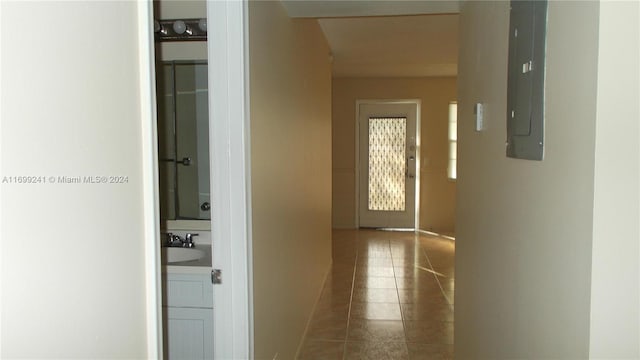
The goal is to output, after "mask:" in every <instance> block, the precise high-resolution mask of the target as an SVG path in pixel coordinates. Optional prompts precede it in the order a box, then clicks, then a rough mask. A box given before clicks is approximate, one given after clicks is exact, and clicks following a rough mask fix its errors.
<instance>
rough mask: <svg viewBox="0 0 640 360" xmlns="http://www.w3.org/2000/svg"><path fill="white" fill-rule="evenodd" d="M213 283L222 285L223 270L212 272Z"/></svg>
mask: <svg viewBox="0 0 640 360" xmlns="http://www.w3.org/2000/svg"><path fill="white" fill-rule="evenodd" d="M211 283H212V284H222V270H220V269H213V270H211Z"/></svg>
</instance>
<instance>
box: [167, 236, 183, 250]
mask: <svg viewBox="0 0 640 360" xmlns="http://www.w3.org/2000/svg"><path fill="white" fill-rule="evenodd" d="M184 243H185V242H184V240H182V238H181V237H180V235H175V234H173V233H167V246H168V247H181V246H184Z"/></svg>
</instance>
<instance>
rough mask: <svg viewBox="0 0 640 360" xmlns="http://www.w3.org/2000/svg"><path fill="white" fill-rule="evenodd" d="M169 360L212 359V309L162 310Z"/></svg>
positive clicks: (170, 308) (168, 308)
mask: <svg viewBox="0 0 640 360" xmlns="http://www.w3.org/2000/svg"><path fill="white" fill-rule="evenodd" d="M164 313H165V332H164V346H165V349H164V353H165V358H166V359H169V360H186V359H213V309H201V308H172V307H167V308H164Z"/></svg>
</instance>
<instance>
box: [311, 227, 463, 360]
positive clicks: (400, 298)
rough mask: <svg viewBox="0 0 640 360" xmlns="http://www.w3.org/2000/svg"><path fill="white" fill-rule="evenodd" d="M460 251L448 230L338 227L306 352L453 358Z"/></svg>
mask: <svg viewBox="0 0 640 360" xmlns="http://www.w3.org/2000/svg"><path fill="white" fill-rule="evenodd" d="M454 255H455V243H454V242H453V241H451V240H448V239H444V238H440V237H435V236H429V235H422V234H419V235H418V234H414V233H411V232H389V231H376V230H334V231H333V267H332V269H331V273H330V274H329V276H328V278H327V281H326V284H325V287H324V289H323V291H322V295H321V297H320V300H319V302H318V304H317V307H316V309H315V313H314V315H313V318H312V320H311V323H310V325H309V329H308V331H307V337H306V339H305V342H304V344H303V347H302V349H301V350H300V354H299V359H332V360H334V359H379V360H384V359H394V360H395V359H412V360H413V359H452V358H453V345H452V344H453V297H454V296H453V295H454Z"/></svg>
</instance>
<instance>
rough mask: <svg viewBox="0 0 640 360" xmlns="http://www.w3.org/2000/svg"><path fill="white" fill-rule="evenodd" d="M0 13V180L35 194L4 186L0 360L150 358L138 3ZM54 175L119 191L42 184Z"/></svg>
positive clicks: (37, 5)
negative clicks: (112, 180) (14, 179)
mask: <svg viewBox="0 0 640 360" xmlns="http://www.w3.org/2000/svg"><path fill="white" fill-rule="evenodd" d="M0 7H1V10H2V18H1V20H0V23H2V37H1V43H2V84H1V85H0V86H1V87H2V105H1V107H0V108H1V109H2V136H1V144H2V146H1V150H0V153H1V154H2V168H1V172H2V176H3V177H4V176H21V175H25V176H44V177H45V178H46V181H47V183H46V184H21V185H16V184H7V183H3V184H2V217H1V223H0V228H1V229H2V243H1V246H2V249H1V251H0V254H1V260H2V261H1V262H2V266H1V271H2V274H1V280H0V283H1V284H2V306H1V316H2V321H1V322H0V323H1V327H2V331H1V333H2V337H1V339H0V342H1V343H2V352H1V353H0V358H3V359H15V358H31V359H33V358H39V359H44V358H58V359H71V358H78V359H81V358H83V359H116V358H121V359H124V358H128V359H143V358H147V357H153V356H154V355H153V354H148V353H147V329H146V321H147V318H146V317H147V315H153V311H152V309H147V304H151V303H153V300H149V302H147V299H146V291H145V290H146V287H145V286H146V285H145V276H146V275H145V236H146V235H145V228H144V223H145V216H144V215H145V214H144V209H143V206H142V204H143V181H144V179H143V175H144V174H143V169H145V168H146V166H148V163H145V162H144V161H143V146H144V145H143V144H144V141H143V139H144V138H145V137H147V138H148V137H150V134H143V133H142V132H141V131H142V129H143V128H144V127H143V123H146V124H148V126H149V127H150V123H151V119H150V118H148V117H145V116H144V110H145V109H148V110H150V103H149V104H145V103H144V101H143V100H142V98H141V94H146V95H147V96H150V95H151V93H150V90H149V92H145V90H142V89H151V87H149V86H148V85H149V84H140V80H139V79H140V78H139V75H140V72H141V71H143V72H144V71H148V68H147V67H146V65H145V67H144V68H139V66H138V64H139V62H138V61H139V53H138V51H139V44H138V37H137V35H136V34H137V33H138V29H139V28H138V19H139V18H138V4H137V3H136V2H2V4H0ZM25 24H29V26H24V25H25ZM106 24H109V25H111V24H117V25H118V26H113V27H111V26H109V29H108V31H105V26H107V25H106ZM16 29H20V30H19V31H18V32H16V31H15V30H16ZM52 34H53V37H54V38H55V40H52V39H51V38H49V36H50V35H52ZM55 34H64V35H63V36H57V35H55ZM148 155H149V154H148ZM65 175H66V176H98V175H104V176H110V175H114V176H127V177H128V182H127V183H124V184H77V183H72V184H61V183H53V182H52V180H51V179H50V177H51V176H53V177H54V178H57V176H65ZM54 181H57V180H54ZM149 243H150V241H149ZM150 257H151V256H150ZM151 276H152V275H151ZM148 310H149V312H148V313H147V311H148ZM150 335H153V334H150ZM152 337H153V336H152Z"/></svg>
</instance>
